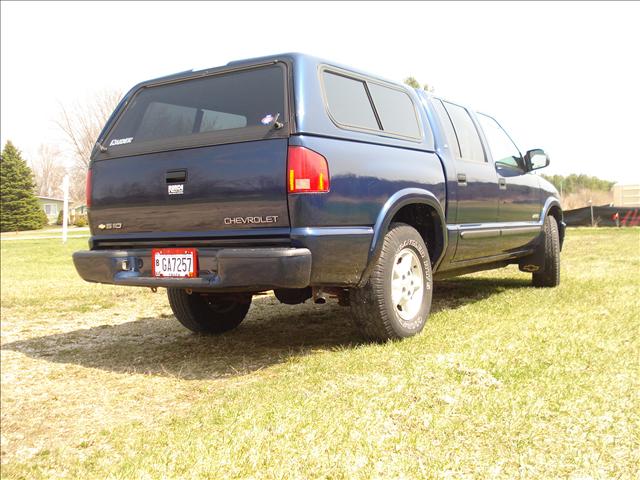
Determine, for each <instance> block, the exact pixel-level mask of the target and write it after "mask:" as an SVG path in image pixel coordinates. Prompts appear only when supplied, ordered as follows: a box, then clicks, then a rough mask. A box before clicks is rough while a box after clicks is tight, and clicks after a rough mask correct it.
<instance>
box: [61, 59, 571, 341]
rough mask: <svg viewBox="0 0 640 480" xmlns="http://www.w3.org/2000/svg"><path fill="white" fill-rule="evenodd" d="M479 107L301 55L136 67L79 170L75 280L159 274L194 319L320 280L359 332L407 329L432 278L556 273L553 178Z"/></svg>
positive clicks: (391, 333) (296, 292)
mask: <svg viewBox="0 0 640 480" xmlns="http://www.w3.org/2000/svg"><path fill="white" fill-rule="evenodd" d="M548 164H549V159H548V157H547V155H546V154H545V153H544V151H542V150H539V149H534V150H529V151H528V152H527V153H526V154H524V155H522V154H521V153H520V151H519V150H518V148H517V147H516V146H515V144H514V143H513V141H512V140H511V138H510V137H509V136H508V134H507V133H506V132H505V131H504V130H503V129H502V127H501V126H500V125H499V124H498V122H497V121H496V120H495V119H493V118H492V117H490V116H488V115H484V114H480V113H476V112H473V111H472V110H471V109H469V108H467V107H464V106H462V105H459V104H457V103H454V102H451V101H448V100H444V99H440V98H438V97H436V96H434V95H431V94H429V93H427V92H424V91H419V90H413V89H410V88H407V87H406V86H404V85H400V84H397V83H394V82H389V81H386V80H383V79H380V78H378V77H376V76H373V75H369V74H366V73H362V72H360V71H357V70H354V69H352V68H348V67H344V66H339V65H336V64H334V63H332V62H328V61H324V60H319V59H317V58H313V57H310V56H307V55H301V54H283V55H276V56H272V57H264V58H256V59H250V60H243V61H239V62H232V63H229V64H228V65H226V66H224V67H219V68H214V69H210V70H202V71H197V72H193V71H189V72H183V73H179V74H176V75H172V76H169V77H163V78H159V79H156V80H151V81H147V82H143V83H141V84H139V85H137V86H135V87H134V88H133V89H132V90H131V91H130V92H129V93H128V94H127V95H126V96H125V97H124V98H123V100H122V101H121V103H120V104H119V106H118V107H117V108H116V110H115V112H114V113H113V115H112V116H111V118H110V119H109V120H108V122H107V124H106V126H105V127H104V130H103V131H102V133H101V134H100V137H99V138H98V141H97V142H96V145H95V148H94V150H93V153H92V158H91V164H90V168H89V171H88V175H87V206H88V207H89V221H90V227H91V234H92V236H91V239H90V241H89V247H90V249H89V250H88V251H81V252H76V253H75V254H74V256H73V259H74V262H75V266H76V268H77V270H78V272H79V274H80V275H81V276H82V278H84V279H85V280H87V281H90V282H100V283H111V284H116V285H130V286H141V287H150V288H152V289H154V290H155V289H156V288H157V287H166V288H167V289H168V296H169V302H170V304H171V308H172V309H173V312H174V313H175V315H176V317H177V319H178V320H179V321H180V322H181V323H182V324H183V325H184V326H186V327H187V328H189V329H191V330H193V331H196V332H207V333H220V332H224V331H227V330H230V329H232V328H234V327H236V326H238V325H239V324H240V322H241V321H242V320H243V318H244V317H245V315H246V313H247V311H248V309H249V306H250V304H251V299H252V295H254V294H256V293H259V292H264V291H266V290H273V291H274V293H275V296H276V297H277V298H278V299H279V300H280V301H281V302H284V303H288V304H295V303H302V302H304V301H306V300H307V299H310V298H312V299H313V300H314V301H315V302H317V303H323V302H324V301H325V298H326V296H327V295H330V296H332V297H337V298H338V301H339V303H340V304H341V305H345V306H348V305H350V306H351V308H352V309H353V314H354V315H353V316H354V319H355V321H356V322H357V324H358V325H359V326H360V328H361V329H362V331H363V333H364V334H365V335H366V336H368V337H370V338H373V339H377V340H386V339H392V338H402V337H407V336H411V335H414V334H416V333H418V332H420V331H421V330H422V328H423V326H424V324H425V322H426V319H427V317H428V315H429V310H430V307H431V298H432V289H433V280H434V278H435V279H438V278H443V277H448V276H454V275H461V274H465V273H469V272H474V271H478V270H483V269H491V268H498V267H503V266H505V265H508V264H517V265H519V267H520V269H521V270H523V271H526V272H531V273H532V275H533V285H535V286H540V287H553V286H556V285H558V283H559V281H560V250H561V248H562V242H563V238H564V231H565V228H564V223H563V220H562V209H561V206H560V202H559V198H558V194H557V192H556V190H555V189H554V188H553V187H552V186H551V185H550V184H549V183H548V182H546V181H545V180H544V179H542V178H540V177H539V176H537V175H534V174H532V173H531V172H532V170H535V169H538V168H542V167H545V166H546V165H548Z"/></svg>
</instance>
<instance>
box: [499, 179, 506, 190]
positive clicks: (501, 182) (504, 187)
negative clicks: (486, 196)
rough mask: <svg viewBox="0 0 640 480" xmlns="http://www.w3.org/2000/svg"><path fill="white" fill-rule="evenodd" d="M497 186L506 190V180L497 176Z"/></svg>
mask: <svg viewBox="0 0 640 480" xmlns="http://www.w3.org/2000/svg"><path fill="white" fill-rule="evenodd" d="M498 187H500V190H506V189H507V181H506V180H505V179H504V178H499V179H498Z"/></svg>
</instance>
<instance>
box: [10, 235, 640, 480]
mask: <svg viewBox="0 0 640 480" xmlns="http://www.w3.org/2000/svg"><path fill="white" fill-rule="evenodd" d="M85 242H86V240H78V241H70V242H69V243H68V245H67V246H64V247H63V246H61V245H60V244H59V243H56V242H55V241H44V240H42V241H19V242H18V241H16V242H3V243H2V332H3V337H2V354H3V368H2V373H3V383H2V387H3V388H2V403H3V409H2V410H3V413H2V415H3V432H2V435H3V447H2V448H3V465H2V476H3V477H5V478H51V477H65V478H247V477H250V478H509V479H510V478H575V479H578V478H581V479H582V478H638V472H639V471H640V439H639V432H640V398H639V391H640V365H639V357H640V340H639V333H640V328H639V323H640V322H639V312H640V295H639V293H640V291H639V290H640V288H639V287H640V276H639V274H640V256H639V247H640V229H637V228H636V229H605V228H603V229H571V230H569V231H568V232H567V240H566V243H565V249H564V252H563V256H562V282H561V286H560V287H559V288H555V289H534V288H532V287H530V286H529V283H530V276H529V275H526V274H523V273H521V272H518V271H517V269H516V268H515V267H510V268H508V269H502V270H497V271H492V272H485V273H481V274H476V275H472V276H467V277H461V278H459V279H453V280H449V281H446V282H441V283H437V284H436V288H435V292H434V295H435V296H434V311H433V313H432V315H431V317H430V320H429V322H428V324H427V327H426V328H425V330H424V332H423V333H422V334H421V335H419V336H417V337H415V338H412V339H409V340H406V341H402V342H392V343H388V344H384V345H378V344H365V343H362V342H361V341H360V340H359V338H358V336H357V334H356V332H355V330H354V329H353V327H352V325H351V322H350V316H349V311H348V310H347V309H342V308H341V307H338V306H337V305H336V304H335V303H331V304H329V305H326V306H311V305H302V306H296V307H286V306H280V305H277V304H276V302H275V300H274V299H273V298H272V297H271V298H262V299H258V300H256V301H254V306H253V307H252V309H251V311H250V314H249V317H248V318H247V320H246V321H245V323H243V324H242V325H241V327H240V328H239V329H238V330H236V331H234V332H232V333H230V334H227V335H225V336H222V337H217V338H210V337H200V336H197V335H191V334H189V333H187V332H185V331H183V330H182V329H181V328H180V327H178V326H177V325H176V323H175V320H174V319H173V318H171V315H170V310H168V308H167V306H166V302H165V300H164V298H163V297H162V296H160V295H158V294H156V295H155V296H152V295H150V294H148V293H146V292H145V291H144V290H136V289H124V288H116V287H107V286H97V285H89V284H83V283H81V282H80V281H79V280H78V279H77V278H76V277H75V273H74V272H73V270H72V267H71V266H70V264H69V254H70V252H71V251H73V250H74V249H77V248H80V247H81V246H83V245H84V244H85ZM34 277H35V278H34ZM150 311H151V313H149V312H150ZM25 372H28V373H25ZM24 377H27V378H24ZM96 412H97V413H96ZM127 414H130V415H129V416H127ZM21 436H22V437H21ZM5 439H7V441H8V444H5V443H7V442H5ZM16 445H18V446H16ZM24 445H28V446H31V449H29V450H25V448H24Z"/></svg>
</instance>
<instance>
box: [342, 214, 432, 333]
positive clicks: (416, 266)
mask: <svg viewBox="0 0 640 480" xmlns="http://www.w3.org/2000/svg"><path fill="white" fill-rule="evenodd" d="M432 293H433V281H432V277H431V262H430V260H429V253H428V251H427V247H426V245H425V244H424V241H423V240H422V237H421V236H420V234H419V233H418V232H417V231H416V230H415V229H414V228H413V227H410V226H409V225H405V224H402V223H395V224H393V225H391V227H390V229H389V231H388V232H387V234H386V235H385V238H384V241H383V245H382V251H381V253H380V257H379V258H378V261H377V262H376V265H375V266H374V268H373V271H372V273H371V276H370V277H369V280H368V281H367V283H366V285H365V286H364V287H362V288H354V289H352V290H351V308H352V311H353V314H354V318H355V321H356V324H357V325H358V327H359V328H360V330H361V331H362V333H363V334H364V335H365V336H366V337H368V338H370V339H373V340H378V341H386V340H391V339H400V338H406V337H411V336H413V335H415V334H417V333H419V332H420V331H421V330H422V329H423V328H424V325H425V323H426V321H427V317H428V315H429V311H430V310H431V297H432Z"/></svg>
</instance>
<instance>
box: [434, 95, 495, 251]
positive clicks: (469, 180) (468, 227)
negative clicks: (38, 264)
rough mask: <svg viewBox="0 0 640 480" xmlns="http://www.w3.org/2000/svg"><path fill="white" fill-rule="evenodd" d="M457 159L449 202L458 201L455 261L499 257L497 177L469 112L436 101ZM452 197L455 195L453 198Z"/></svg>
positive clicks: (438, 112) (455, 159)
mask: <svg viewBox="0 0 640 480" xmlns="http://www.w3.org/2000/svg"><path fill="white" fill-rule="evenodd" d="M433 105H434V108H435V111H436V113H437V114H438V117H439V118H440V121H441V123H442V124H443V127H444V129H445V131H448V132H449V133H448V136H450V137H451V138H450V139H449V144H450V145H451V151H452V152H453V156H454V163H455V169H456V179H457V183H456V184H454V185H455V186H454V191H453V192H450V196H449V198H450V199H453V198H455V200H456V201H457V214H456V219H455V224H456V226H457V228H458V229H459V236H458V245H457V248H456V252H455V254H454V257H453V261H454V262H457V261H461V260H471V259H476V258H482V257H488V256H492V255H496V254H498V253H500V247H499V239H500V229H499V228H497V225H496V222H497V221H498V197H499V196H500V190H499V189H498V175H497V174H496V170H495V168H494V167H493V164H491V162H489V159H488V158H487V157H486V155H485V152H484V149H483V147H482V142H481V140H480V136H479V134H478V129H477V128H476V125H475V123H474V121H473V119H472V118H471V115H470V114H469V112H468V111H467V109H466V108H464V107H461V106H459V105H456V104H453V103H450V102H443V101H440V100H438V99H434V100H433ZM451 194H453V195H451Z"/></svg>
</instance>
